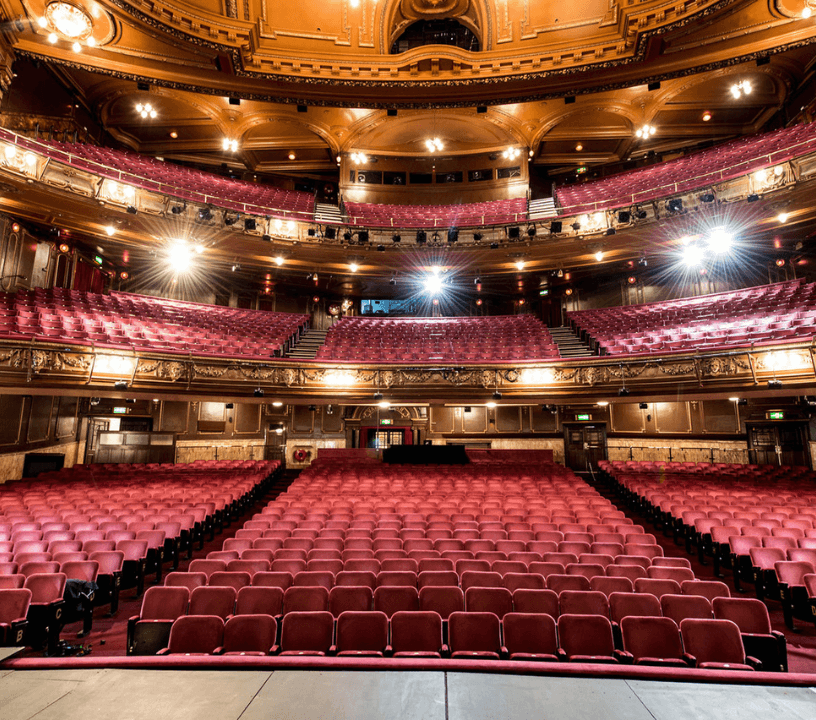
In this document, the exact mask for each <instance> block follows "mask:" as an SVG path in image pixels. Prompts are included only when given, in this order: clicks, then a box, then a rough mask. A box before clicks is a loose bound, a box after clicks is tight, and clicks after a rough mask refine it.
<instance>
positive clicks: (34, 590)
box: [23, 573, 68, 605]
mask: <svg viewBox="0 0 816 720" xmlns="http://www.w3.org/2000/svg"><path fill="white" fill-rule="evenodd" d="M67 580H68V578H67V577H66V576H65V575H64V574H63V573H34V574H33V575H28V576H27V577H26V579H25V582H24V583H23V587H24V588H27V589H29V590H31V602H32V604H38V605H47V604H49V603H52V602H56V601H57V600H62V595H63V592H64V591H65V583H66V582H67Z"/></svg>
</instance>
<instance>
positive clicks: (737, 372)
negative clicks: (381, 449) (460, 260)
mask: <svg viewBox="0 0 816 720" xmlns="http://www.w3.org/2000/svg"><path fill="white" fill-rule="evenodd" d="M111 357H116V354H115V353H113V355H112V351H111V350H109V349H106V350H105V351H104V352H100V353H99V354H98V355H97V354H96V353H95V352H94V350H93V349H92V348H83V347H76V348H70V349H69V348H66V347H64V346H63V347H59V348H55V347H53V345H46V344H44V343H30V344H29V343H19V342H15V341H11V340H5V341H2V342H0V386H7V387H19V386H28V387H36V386H37V385H41V386H48V387H56V386H60V385H66V386H68V385H73V386H76V385H77V384H79V385H81V386H84V387H86V388H88V389H93V390H94V391H95V392H96V391H99V392H101V393H104V391H106V390H112V389H113V383H114V382H115V381H116V380H124V381H126V382H127V383H128V386H129V387H130V389H132V390H134V391H138V390H144V391H151V392H152V391H161V390H165V391H168V392H173V393H179V392H192V393H207V394H211V393H222V392H226V391H228V390H234V391H236V392H245V393H246V392H249V390H250V389H255V388H257V387H261V388H265V389H268V390H269V391H270V392H271V391H277V392H283V393H286V394H287V395H294V396H301V397H303V398H310V397H336V398H338V399H343V400H344V401H354V400H359V399H365V398H370V397H371V396H372V395H373V394H374V393H375V392H380V391H388V392H389V393H390V394H391V395H392V396H396V397H398V398H404V399H405V400H411V399H416V398H422V399H428V398H429V397H438V398H442V399H444V398H451V399H456V398H468V397H473V396H474V395H475V396H483V395H484V394H485V393H486V392H487V391H496V390H498V391H500V392H502V393H504V394H505V398H506V399H511V398H518V399H523V398H529V397H536V396H542V397H547V398H548V399H551V400H556V399H558V398H559V397H575V396H581V395H584V396H588V397H596V396H598V395H603V394H605V393H608V394H615V393H617V390H618V389H619V388H621V387H623V386H626V387H627V388H629V389H630V390H632V391H634V392H637V391H640V392H645V391H648V392H651V393H660V392H666V393H674V392H676V391H677V390H678V388H680V389H681V390H683V391H685V392H706V391H719V392H722V391H724V390H727V389H729V388H734V389H751V388H755V387H757V386H759V385H761V384H765V383H767V381H768V380H771V379H779V380H783V381H784V383H785V387H786V388H788V389H791V390H794V389H796V388H797V387H806V386H811V385H812V383H813V379H814V362H813V348H812V347H811V346H810V344H805V343H798V344H787V345H778V346H775V347H766V346H763V347H762V348H761V349H757V348H754V349H753V350H750V349H744V350H737V351H729V352H726V351H720V352H708V353H693V354H675V355H667V356H662V357H660V356H657V357H655V356H653V355H649V356H635V357H626V358H618V357H614V356H611V357H610V356H604V357H594V358H586V359H580V360H567V359H564V360H561V361H559V362H551V363H546V364H544V363H539V364H529V365H518V366H511V365H491V366H484V365H461V366H440V367H428V366H417V365H405V366H394V365H388V366H383V365H376V364H364V365H363V364H359V365H343V366H338V365H323V366H317V367H316V366H315V364H314V363H309V364H308V365H303V364H297V363H295V362H292V361H288V360H270V361H267V362H257V361H249V360H247V361H238V360H234V359H229V358H224V359H219V358H201V357H193V356H188V357H183V356H161V355H158V354H149V355H148V354H138V353H124V354H122V358H123V362H122V363H119V365H115V364H112V363H111V362H110V360H111ZM124 360H127V362H124ZM120 366H121V367H120ZM112 368H118V369H112Z"/></svg>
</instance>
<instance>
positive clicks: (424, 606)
mask: <svg viewBox="0 0 816 720" xmlns="http://www.w3.org/2000/svg"><path fill="white" fill-rule="evenodd" d="M419 609H420V610H422V611H432V612H435V613H437V614H438V615H439V616H440V617H441V618H442V619H443V620H447V619H448V618H449V617H450V615H451V613H454V612H464V610H465V595H464V593H463V592H462V589H461V588H458V587H443V586H428V587H424V588H422V589H421V590H420V591H419ZM392 617H393V616H392Z"/></svg>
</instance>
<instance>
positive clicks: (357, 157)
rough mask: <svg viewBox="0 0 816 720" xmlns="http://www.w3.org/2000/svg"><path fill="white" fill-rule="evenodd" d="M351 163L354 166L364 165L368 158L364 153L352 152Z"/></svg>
mask: <svg viewBox="0 0 816 720" xmlns="http://www.w3.org/2000/svg"><path fill="white" fill-rule="evenodd" d="M351 162H353V163H354V164H355V165H365V164H366V163H367V162H368V156H367V155H366V154H365V153H361V152H353V153H351Z"/></svg>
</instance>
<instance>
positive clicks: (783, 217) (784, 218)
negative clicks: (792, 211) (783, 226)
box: [776, 212, 790, 223]
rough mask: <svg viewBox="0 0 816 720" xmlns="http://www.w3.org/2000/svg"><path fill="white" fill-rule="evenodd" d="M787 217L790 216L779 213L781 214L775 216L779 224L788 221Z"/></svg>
mask: <svg viewBox="0 0 816 720" xmlns="http://www.w3.org/2000/svg"><path fill="white" fill-rule="evenodd" d="M789 217H790V215H789V214H788V213H786V212H781V213H779V215H777V216H776V219H777V220H779V222H781V223H785V222H787V221H788V218H789Z"/></svg>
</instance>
